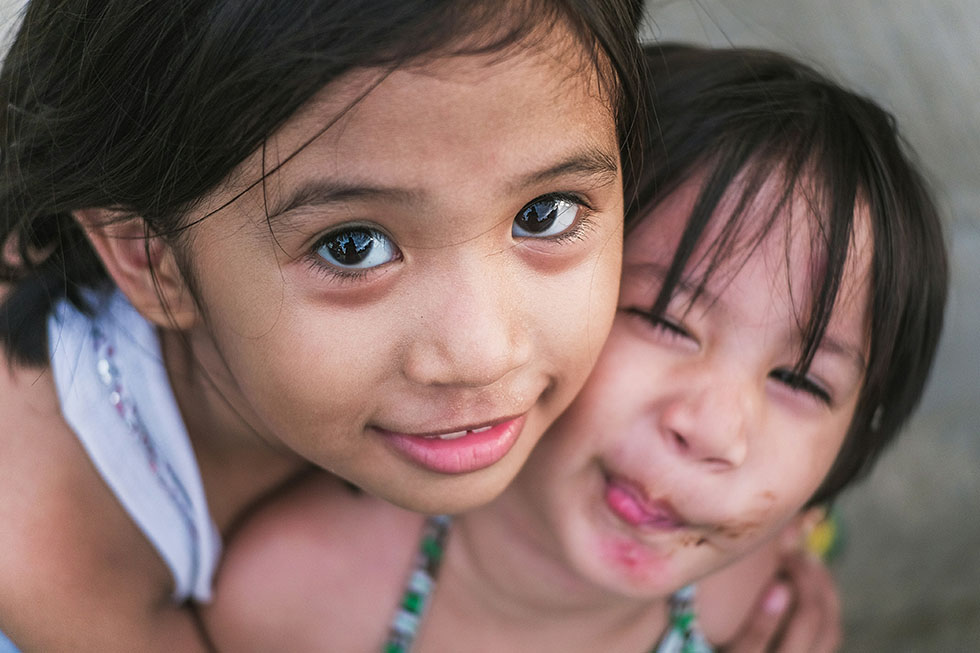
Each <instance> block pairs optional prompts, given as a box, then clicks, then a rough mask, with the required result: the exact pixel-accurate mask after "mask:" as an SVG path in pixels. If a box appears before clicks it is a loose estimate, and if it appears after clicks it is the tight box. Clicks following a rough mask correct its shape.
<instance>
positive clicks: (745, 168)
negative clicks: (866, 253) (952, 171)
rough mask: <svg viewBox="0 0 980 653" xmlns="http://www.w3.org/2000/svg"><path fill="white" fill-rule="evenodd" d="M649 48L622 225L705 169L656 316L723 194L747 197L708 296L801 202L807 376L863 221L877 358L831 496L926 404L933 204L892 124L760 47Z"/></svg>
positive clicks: (937, 284)
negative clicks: (653, 123)
mask: <svg viewBox="0 0 980 653" xmlns="http://www.w3.org/2000/svg"><path fill="white" fill-rule="evenodd" d="M645 54H646V63H647V66H648V68H649V71H648V91H647V92H648V95H649V97H648V103H649V105H648V106H649V107H650V108H651V109H652V111H653V112H654V116H655V117H656V119H657V122H658V128H657V129H655V130H651V132H650V138H649V139H648V140H647V143H646V146H645V147H644V149H643V163H644V167H643V170H642V171H641V173H640V174H639V175H638V180H637V186H636V188H634V189H632V192H629V191H628V192H627V200H628V201H629V206H628V209H627V228H630V227H631V226H632V225H635V223H636V222H637V221H638V220H640V219H642V218H643V217H645V216H648V215H649V214H650V212H651V211H652V210H653V209H654V208H656V207H657V205H658V204H659V203H660V202H661V201H663V200H664V199H665V198H666V197H667V196H668V195H669V194H670V193H671V192H672V191H674V190H676V189H677V188H678V186H679V185H681V184H682V183H684V182H685V181H686V180H688V179H690V178H692V177H693V176H694V175H703V183H702V186H701V188H700V191H699V194H698V196H697V199H696V201H695V204H694V207H693V210H692V212H691V215H690V216H689V219H688V224H687V226H686V228H685V231H684V233H683V235H682V237H681V240H680V243H679V246H678V249H677V252H676V254H675V257H674V260H673V261H672V263H671V266H670V268H669V270H668V271H667V274H666V276H665V281H664V285H663V287H662V289H661V291H660V294H659V296H658V297H657V300H656V303H655V305H654V306H653V308H652V312H653V314H655V315H659V314H661V313H662V312H663V311H664V310H665V309H666V306H667V303H668V301H669V300H670V297H671V295H672V294H673V292H674V289H675V287H676V285H677V283H678V281H679V279H680V278H681V276H682V274H683V273H684V270H685V268H686V266H687V265H688V263H689V262H690V261H691V257H692V255H693V252H694V251H695V249H696V247H697V245H698V244H699V242H700V240H701V239H702V236H703V232H704V229H705V227H706V225H707V224H708V223H709V222H710V221H711V220H712V219H716V220H717V219H720V218H719V216H715V213H716V210H718V209H719V206H720V205H721V202H722V200H723V199H724V200H725V201H726V204H725V206H729V204H727V202H728V201H729V200H728V198H730V197H731V193H732V192H733V189H738V192H739V193H740V195H738V196H737V197H736V198H735V200H734V202H733V204H734V207H735V208H734V209H733V210H732V211H731V214H730V215H727V216H726V218H727V220H726V222H725V223H724V225H723V226H722V228H721V230H720V232H719V234H720V235H719V236H717V237H716V239H715V240H714V241H713V242H712V243H710V247H709V248H708V254H707V255H706V257H707V261H706V263H707V265H706V268H705V269H706V270H707V271H706V272H705V274H704V275H703V276H702V277H701V278H700V279H698V280H697V284H699V285H698V288H699V290H703V288H704V287H705V285H704V284H705V283H706V282H707V279H708V277H709V276H710V275H711V274H712V273H713V272H714V271H715V270H717V268H718V266H719V265H720V264H721V263H722V262H723V261H724V260H725V259H726V258H727V257H731V256H736V255H737V256H747V255H748V254H749V253H751V252H750V251H746V250H750V249H751V244H750V245H749V246H748V247H747V248H744V247H743V248H742V250H741V251H738V252H736V251H735V249H736V248H737V247H740V246H742V245H744V243H745V242H747V241H748V242H750V243H758V242H759V241H761V239H762V238H763V237H764V236H765V235H766V234H767V233H769V232H770V231H771V229H772V228H773V226H774V225H776V224H778V223H779V221H780V220H781V219H782V218H783V217H784V216H786V215H788V211H789V209H790V206H791V204H792V203H793V202H794V201H800V200H801V199H802V201H804V202H806V203H807V206H808V207H809V213H810V214H811V215H810V217H811V219H810V224H809V225H807V228H809V229H810V231H811V234H810V235H811V242H812V243H813V245H812V252H811V258H812V260H811V261H800V262H799V264H800V265H811V266H812V268H811V269H814V270H819V273H818V274H817V275H816V278H815V279H813V281H812V288H810V289H808V290H810V291H812V297H813V300H812V303H811V306H810V307H809V311H808V312H807V313H806V314H805V315H804V316H801V329H802V331H803V349H802V354H801V356H800V359H799V360H798V362H797V368H798V369H797V371H798V372H803V371H805V370H806V369H807V368H808V367H809V365H810V362H811V360H812V358H813V355H814V353H815V351H816V349H817V347H818V346H819V344H820V341H821V339H822V337H823V334H824V331H825V329H826V327H827V323H828V321H829V319H830V315H831V312H832V310H833V308H834V303H835V300H836V298H837V295H838V291H839V289H840V286H841V278H842V276H843V274H844V271H845V260H846V259H847V256H848V250H849V249H850V248H851V247H852V246H853V242H854V241H853V240H852V235H853V232H854V230H855V222H856V221H859V220H863V219H864V217H863V216H864V215H868V216H869V218H868V219H869V220H870V230H871V236H872V239H873V243H872V245H871V247H873V253H872V262H871V270H870V274H871V277H870V279H871V297H870V298H869V302H870V303H869V306H870V325H869V340H870V351H869V356H868V359H867V369H866V373H865V381H864V385H863V387H862V390H861V394H860V396H859V399H858V404H857V409H856V412H855V415H854V418H853V420H852V422H851V425H850V430H849V431H848V434H847V436H846V439H845V441H844V445H843V447H842V449H841V451H840V453H839V454H838V456H837V459H836V461H835V462H834V464H833V466H832V468H831V470H830V472H829V473H828V475H827V477H826V478H825V479H824V481H823V484H822V485H821V486H820V488H819V489H818V490H817V492H816V494H815V495H814V496H813V497H812V498H811V501H810V504H811V505H812V504H817V503H822V502H824V501H826V500H829V499H831V498H833V497H834V496H835V495H836V494H837V493H838V492H839V491H840V490H841V489H843V488H844V487H845V486H846V485H848V484H849V483H851V482H852V481H853V480H855V479H856V478H858V477H860V476H861V475H862V474H864V473H866V472H867V471H868V470H869V469H870V467H871V465H872V464H873V462H874V461H875V460H876V459H877V457H878V456H879V455H880V453H881V452H882V450H883V449H884V447H885V446H886V445H887V444H888V443H889V442H890V441H891V440H892V439H893V438H894V436H895V435H896V433H897V432H898V430H899V428H900V427H901V426H902V425H903V424H904V423H905V421H906V420H907V418H908V417H909V415H910V414H911V412H912V410H913V409H914V408H915V406H916V404H917V403H918V401H919V399H920V397H921V395H922V391H923V388H924V385H925V381H926V377H927V376H928V372H929V368H930V366H931V365H932V361H933V356H934V353H935V350H936V345H937V343H938V340H939V335H940V331H941V330H942V323H943V310H944V307H945V302H946V291H947V283H948V269H947V258H946V249H945V243H944V239H943V233H942V225H941V220H940V218H939V216H938V213H937V210H936V207H935V205H934V203H933V200H932V198H931V196H930V192H929V190H928V188H927V185H926V183H925V182H924V180H923V178H922V176H921V175H920V173H919V172H918V171H917V170H916V167H915V166H914V165H913V163H911V162H910V159H909V155H908V154H907V151H908V150H907V149H906V147H905V144H904V142H903V141H902V140H901V138H900V136H899V135H898V133H897V131H896V128H895V121H894V119H893V117H892V116H891V115H890V114H888V113H887V112H886V111H884V110H883V109H882V108H881V107H879V106H878V105H876V104H875V103H874V102H872V101H871V100H869V99H867V98H864V97H861V96H859V95H857V94H855V93H852V92H850V91H847V90H845V89H843V88H841V87H840V86H838V85H837V84H835V83H834V82H832V81H830V80H829V79H827V78H826V77H824V76H823V75H821V74H820V73H818V72H816V71H815V70H814V69H812V68H810V67H808V66H806V65H804V64H801V63H799V62H797V61H794V60H793V59H790V58H789V57H786V56H783V55H781V54H777V53H774V52H768V51H761V50H748V49H722V50H709V49H702V48H697V47H688V46H683V45H676V44H673V45H672V44H662V45H652V46H648V47H647V48H646V50H645ZM773 179H775V180H777V181H776V182H775V183H776V184H777V185H778V186H777V187H776V190H775V191H772V190H771V189H772V188H773V185H772V184H773V183H774V182H773ZM763 185H765V195H764V196H763V195H760V191H761V190H762V188H763ZM762 197H765V198H766V200H767V201H768V202H769V204H768V208H767V209H763V210H768V211H769V213H768V214H767V215H765V216H764V218H765V219H763V220H762V226H761V227H753V228H754V229H756V230H754V231H752V232H751V233H748V232H747V231H746V230H747V229H749V224H752V225H756V224H758V222H756V221H750V220H749V219H748V218H749V214H750V213H753V214H756V216H757V212H758V211H759V210H760V209H759V204H758V202H759V201H761V199H762ZM794 228H795V225H794ZM745 236H748V238H745ZM743 260H744V259H743ZM815 263H819V264H820V265H819V266H817V265H814V264H815Z"/></svg>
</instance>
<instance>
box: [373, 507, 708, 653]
mask: <svg viewBox="0 0 980 653" xmlns="http://www.w3.org/2000/svg"><path fill="white" fill-rule="evenodd" d="M451 523H452V518H451V517H449V516H448V515H437V516H435V517H429V518H428V519H426V520H425V526H424V528H423V530H422V540H421V542H420V544H419V550H418V553H417V554H416V557H415V567H414V569H413V570H412V575H411V576H410V577H409V580H408V584H407V586H406V588H405V593H404V594H403V595H402V600H401V603H400V604H399V606H398V611H397V612H396V613H395V617H394V619H392V622H391V626H390V627H389V629H388V639H387V640H385V644H384V646H383V647H382V649H381V651H382V653H410V651H411V650H412V644H414V642H415V637H416V635H417V634H418V630H419V625H420V624H421V622H422V618H423V617H424V616H425V609H426V607H427V606H428V604H429V599H430V598H431V596H432V590H433V589H434V588H435V584H436V579H437V577H438V574H439V567H440V565H441V564H442V559H443V555H444V553H445V549H446V537H447V536H448V534H449V526H450V524H451ZM712 651H713V649H712V648H711V646H710V645H709V644H708V642H707V640H705V638H704V636H703V635H702V634H701V631H700V630H699V629H698V627H697V619H696V618H695V614H694V586H693V585H688V586H687V587H684V588H683V589H680V590H678V591H677V592H675V593H674V594H673V595H672V596H671V597H670V625H669V627H668V629H667V632H665V633H664V636H663V638H662V639H661V640H660V642H658V643H657V644H656V645H655V646H654V647H653V648H652V649H650V652H649V653H712Z"/></svg>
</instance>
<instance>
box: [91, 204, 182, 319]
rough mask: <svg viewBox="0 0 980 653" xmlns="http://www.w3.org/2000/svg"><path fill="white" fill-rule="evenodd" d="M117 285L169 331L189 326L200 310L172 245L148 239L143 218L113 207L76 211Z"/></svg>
mask: <svg viewBox="0 0 980 653" xmlns="http://www.w3.org/2000/svg"><path fill="white" fill-rule="evenodd" d="M73 215H74V217H75V220H77V221H78V223H79V224H80V225H81V226H82V229H83V230H84V231H85V234H86V235H87V236H88V239H89V242H91V243H92V247H94V248H95V251H96V253H97V254H98V255H99V258H100V259H102V264H103V265H104V266H105V268H106V271H107V272H108V273H109V276H110V277H112V280H113V281H115V282H116V286H118V287H119V289H120V290H121V291H122V292H123V294H125V295H126V297H127V298H128V299H129V301H130V303H131V304H132V305H133V306H134V307H135V308H136V310H138V311H139V312H140V313H141V314H142V315H143V317H145V318H146V319H148V320H149V321H150V322H152V323H154V324H156V325H158V326H161V327H165V328H169V329H189V328H190V327H192V326H194V324H196V323H197V321H198V318H199V315H200V314H199V312H198V310H197V305H196V304H195V302H194V298H193V296H192V294H191V292H190V287H189V286H188V285H187V282H186V281H185V280H184V275H183V273H182V272H181V270H180V267H179V266H178V265H177V258H176V256H175V255H174V251H173V246H172V245H170V244H169V243H167V242H166V241H165V240H164V239H163V238H160V237H159V236H153V235H152V234H151V235H150V236H149V238H148V237H147V233H146V224H145V223H144V222H143V220H142V219H141V218H138V217H135V218H124V217H122V216H121V215H120V214H119V212H117V211H112V210H109V209H84V210H80V211H75V212H73Z"/></svg>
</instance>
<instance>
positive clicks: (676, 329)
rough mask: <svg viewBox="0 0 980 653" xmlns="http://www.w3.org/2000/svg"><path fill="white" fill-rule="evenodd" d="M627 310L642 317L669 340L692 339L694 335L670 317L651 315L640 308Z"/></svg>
mask: <svg viewBox="0 0 980 653" xmlns="http://www.w3.org/2000/svg"><path fill="white" fill-rule="evenodd" d="M628 312H629V313H632V314H634V315H636V316H637V317H640V318H642V319H643V321H644V322H646V323H647V324H649V325H650V326H651V327H653V329H654V330H655V331H657V332H659V333H660V335H661V337H665V338H667V339H669V340H675V339H677V340H681V339H683V340H690V341H694V336H692V335H691V334H690V333H688V331H687V329H685V328H684V327H682V326H681V325H680V324H678V323H677V322H674V321H673V320H671V319H670V318H667V317H665V316H663V315H653V314H651V313H649V312H647V311H645V310H642V309H629V311H628Z"/></svg>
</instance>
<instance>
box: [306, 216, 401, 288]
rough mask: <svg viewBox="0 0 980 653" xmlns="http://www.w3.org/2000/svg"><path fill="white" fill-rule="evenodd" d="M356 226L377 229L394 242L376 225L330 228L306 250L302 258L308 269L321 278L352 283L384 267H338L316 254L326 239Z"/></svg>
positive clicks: (399, 254) (399, 253) (346, 225)
mask: <svg viewBox="0 0 980 653" xmlns="http://www.w3.org/2000/svg"><path fill="white" fill-rule="evenodd" d="M358 227H360V228H363V229H365V230H370V231H378V232H380V233H381V234H382V235H384V236H385V237H387V238H388V239H389V240H391V242H392V243H394V240H392V239H391V237H390V236H388V235H387V234H386V233H385V232H384V231H382V230H381V229H379V228H378V227H375V226H367V225H358V224H356V223H355V224H352V225H348V224H345V225H341V226H340V227H339V228H335V229H331V230H330V231H328V232H327V233H326V234H324V235H323V236H320V237H319V238H317V239H316V241H315V242H314V243H313V245H312V246H311V247H310V249H309V250H308V251H307V252H306V254H305V257H304V258H306V261H307V267H308V269H309V270H310V271H311V272H313V273H315V274H316V275H317V276H319V277H321V278H323V279H331V280H333V281H337V282H339V283H351V284H354V283H357V282H358V281H361V280H363V279H366V278H367V277H368V276H369V275H370V274H371V273H376V272H377V271H378V269H379V267H384V266H379V267H371V268H340V267H337V266H334V265H330V264H328V263H326V262H324V260H323V258H322V257H321V256H319V255H318V254H317V252H318V251H319V250H320V248H321V247H323V245H324V243H326V242H327V240H328V239H329V238H331V237H332V236H333V235H334V234H336V233H337V232H339V231H343V230H345V229H351V230H353V229H357V228H358ZM396 249H397V245H396ZM398 258H399V259H400V258H401V251H399V252H398Z"/></svg>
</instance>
